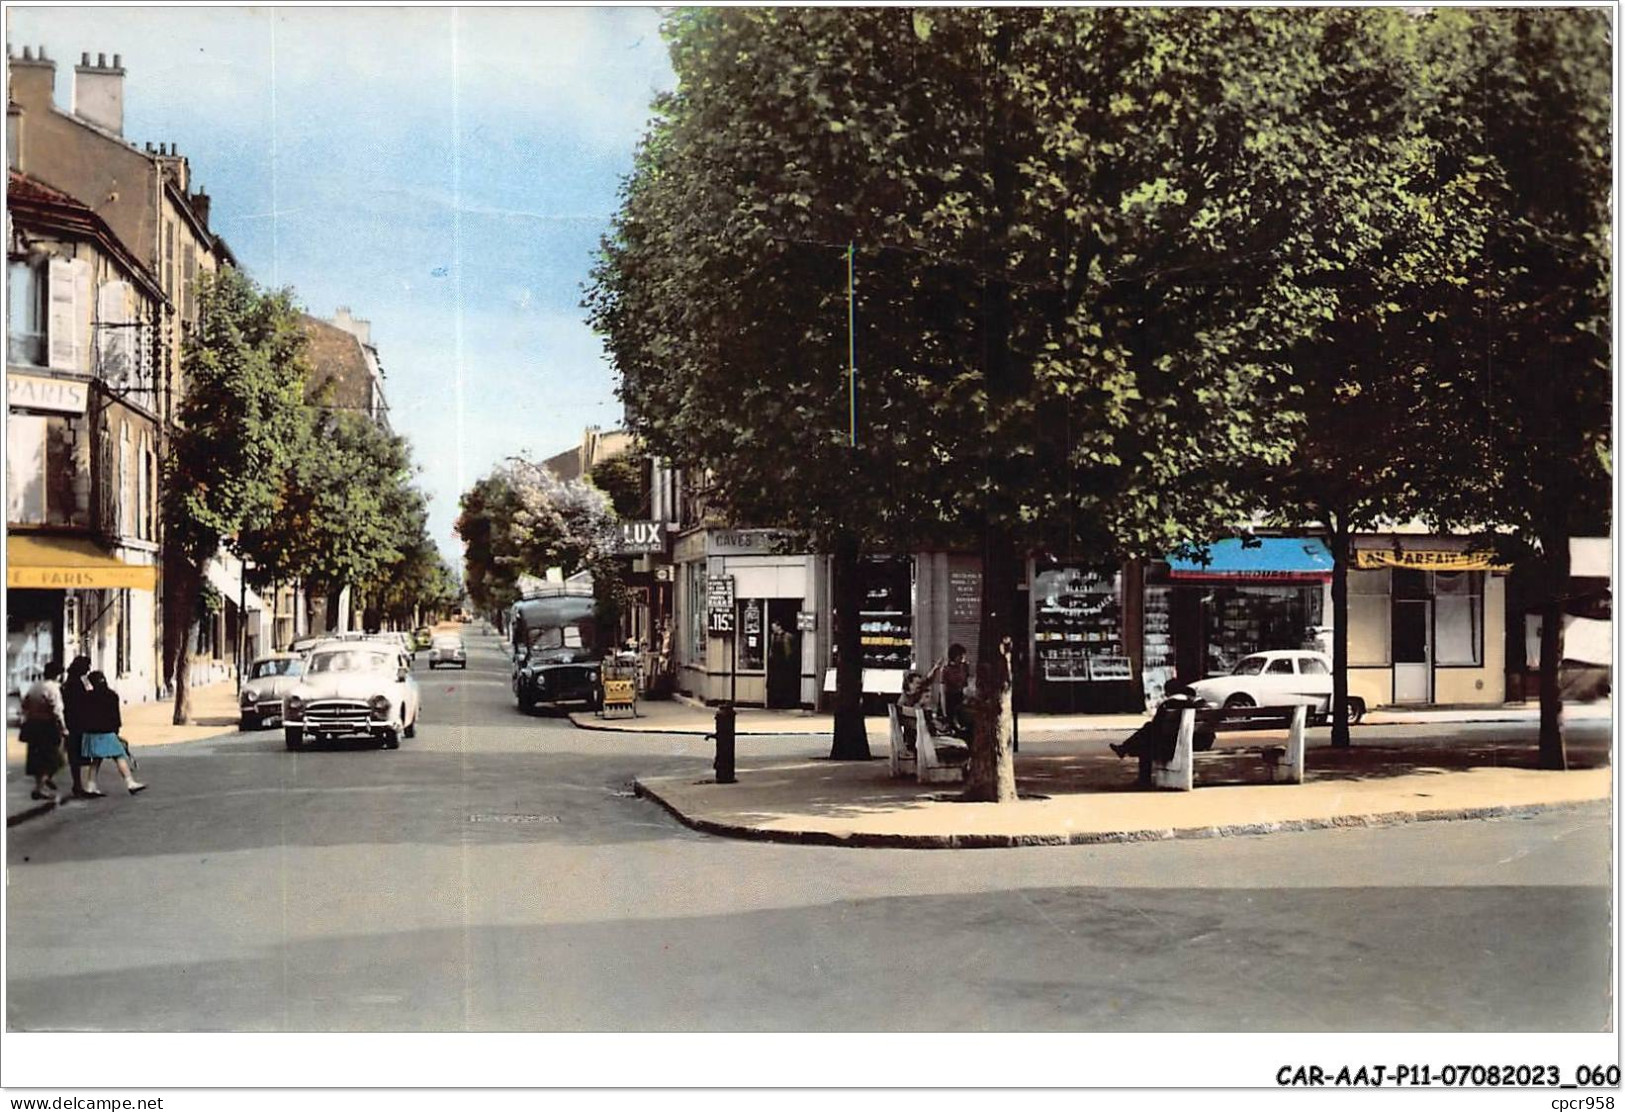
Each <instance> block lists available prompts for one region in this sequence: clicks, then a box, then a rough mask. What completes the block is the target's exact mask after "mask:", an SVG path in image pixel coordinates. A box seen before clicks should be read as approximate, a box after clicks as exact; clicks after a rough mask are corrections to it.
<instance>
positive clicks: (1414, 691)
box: [1348, 534, 1507, 706]
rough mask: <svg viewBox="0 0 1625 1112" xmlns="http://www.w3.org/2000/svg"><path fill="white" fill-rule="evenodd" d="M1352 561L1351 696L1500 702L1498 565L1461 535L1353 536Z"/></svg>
mask: <svg viewBox="0 0 1625 1112" xmlns="http://www.w3.org/2000/svg"><path fill="white" fill-rule="evenodd" d="M1353 555H1354V560H1353V566H1352V567H1351V568H1350V569H1349V639H1348V640H1349V693H1350V694H1352V695H1358V696H1360V697H1361V698H1363V699H1365V701H1366V705H1368V706H1384V705H1390V704H1392V705H1401V706H1406V705H1410V706H1417V705H1474V704H1479V705H1482V704H1499V703H1501V702H1503V701H1505V699H1506V672H1505V665H1504V661H1505V657H1506V645H1505V637H1504V635H1503V634H1502V632H1501V631H1502V630H1503V629H1504V626H1505V621H1506V617H1505V614H1506V578H1505V575H1504V574H1503V573H1504V572H1505V571H1506V570H1507V569H1506V568H1505V567H1503V566H1500V565H1497V564H1495V563H1494V561H1493V559H1492V558H1491V557H1490V556H1489V555H1487V554H1485V553H1482V552H1475V551H1473V550H1472V548H1471V546H1470V543H1469V541H1468V540H1467V539H1465V538H1461V537H1447V536H1434V535H1426V534H1403V535H1397V534H1381V535H1368V536H1358V537H1356V538H1354V553H1353ZM1486 631H1494V632H1493V633H1492V634H1490V635H1488V636H1487V635H1486Z"/></svg>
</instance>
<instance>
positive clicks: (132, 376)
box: [96, 282, 136, 390]
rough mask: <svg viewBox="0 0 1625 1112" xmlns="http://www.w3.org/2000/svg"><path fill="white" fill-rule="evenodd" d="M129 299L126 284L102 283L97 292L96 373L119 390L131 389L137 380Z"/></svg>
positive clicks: (134, 338)
mask: <svg viewBox="0 0 1625 1112" xmlns="http://www.w3.org/2000/svg"><path fill="white" fill-rule="evenodd" d="M132 295H133V291H132V289H131V287H130V283H128V282H103V283H102V285H101V288H100V289H98V290H97V291H96V373H97V375H99V376H100V377H101V378H102V379H103V380H104V381H106V382H107V383H108V384H109V385H110V386H113V387H116V388H118V389H121V390H128V389H130V388H132V387H133V386H135V380H136V373H135V372H136V366H135V363H136V349H135V344H136V332H135V329H134V328H132V327H131V319H130V316H131V314H130V302H131V298H132Z"/></svg>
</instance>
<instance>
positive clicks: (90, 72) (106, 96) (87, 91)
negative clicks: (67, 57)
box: [73, 53, 124, 135]
mask: <svg viewBox="0 0 1625 1112" xmlns="http://www.w3.org/2000/svg"><path fill="white" fill-rule="evenodd" d="M123 62H124V58H123V56H122V55H118V54H115V55H113V64H112V65H108V64H107V55H105V54H98V55H96V64H95V65H91V64H90V55H89V53H84V54H81V55H79V64H78V65H77V66H74V67H73V114H74V115H75V116H78V117H79V118H80V119H81V120H84V121H85V122H86V123H90V124H95V125H96V126H97V127H99V128H103V129H105V130H107V131H111V132H112V133H113V134H114V135H123V134H124V65H123Z"/></svg>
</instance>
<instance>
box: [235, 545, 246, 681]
mask: <svg viewBox="0 0 1625 1112" xmlns="http://www.w3.org/2000/svg"><path fill="white" fill-rule="evenodd" d="M247 645H248V561H247V560H238V561H237V690H238V692H239V693H240V692H241V691H242V690H243V651H244V650H245V649H246V648H247Z"/></svg>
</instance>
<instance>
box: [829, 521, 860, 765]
mask: <svg viewBox="0 0 1625 1112" xmlns="http://www.w3.org/2000/svg"><path fill="white" fill-rule="evenodd" d="M859 556H860V553H859V550H858V538H857V537H856V536H855V535H853V534H851V533H842V534H841V535H840V536H839V537H837V538H836V539H835V568H834V572H835V583H834V588H835V631H834V633H835V737H834V741H833V742H832V744H831V745H830V750H829V759H830V760H832V761H867V760H868V759H869V758H870V753H869V732H868V730H867V729H865V728H864V725H863V635H862V634H863V628H862V625H861V624H860V621H859V618H858V612H859V611H860V610H862V609H863V575H862V571H861V564H860V561H859Z"/></svg>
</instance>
